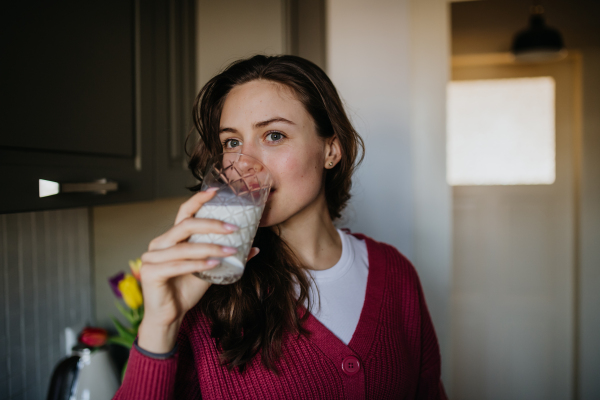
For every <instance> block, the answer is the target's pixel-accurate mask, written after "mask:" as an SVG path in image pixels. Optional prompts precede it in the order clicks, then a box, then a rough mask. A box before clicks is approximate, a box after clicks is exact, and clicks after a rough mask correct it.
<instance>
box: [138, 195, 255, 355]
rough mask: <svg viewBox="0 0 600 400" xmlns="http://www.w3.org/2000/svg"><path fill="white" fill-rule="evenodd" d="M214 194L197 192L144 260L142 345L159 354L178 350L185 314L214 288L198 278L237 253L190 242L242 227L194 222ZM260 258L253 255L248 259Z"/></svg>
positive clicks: (140, 331) (213, 221) (140, 339)
mask: <svg viewBox="0 0 600 400" xmlns="http://www.w3.org/2000/svg"><path fill="white" fill-rule="evenodd" d="M214 195H215V192H214V191H205V192H199V193H196V194H195V195H194V196H192V197H191V198H190V199H189V200H188V201H186V202H185V203H183V204H182V205H181V207H180V208H179V212H178V213H177V217H176V219H175V225H174V226H173V227H172V228H171V229H169V230H168V231H167V232H165V233H164V234H162V235H161V236H158V237H157V238H155V239H153V240H152V241H151V242H150V245H149V246H148V252H146V253H144V254H143V255H142V257H141V258H142V268H141V270H140V274H141V282H142V289H143V292H144V319H143V321H142V323H141V324H140V329H139V337H138V345H139V346H140V347H141V348H143V349H145V350H148V351H150V352H153V353H166V352H168V351H170V350H171V349H172V348H173V347H174V346H175V342H176V339H177V333H178V332H179V327H180V326H181V321H182V320H183V317H184V315H185V313H186V312H187V311H188V310H190V309H191V308H192V307H193V306H195V305H196V304H197V303H198V301H200V299H201V298H202V296H204V294H205V293H206V291H207V290H208V288H209V287H210V285H211V283H210V282H207V281H205V280H202V279H199V278H198V277H196V276H194V275H192V273H193V272H199V271H205V270H207V269H211V268H214V267H215V266H216V265H217V264H218V263H219V261H218V260H209V259H208V258H210V257H226V256H230V255H232V254H234V253H236V252H237V249H234V248H229V247H226V246H220V245H217V244H209V243H188V242H187V240H188V238H189V237H190V236H191V235H192V234H195V233H220V234H228V233H231V232H234V231H235V230H237V227H236V226H233V225H230V224H227V223H225V222H222V221H218V220H214V219H204V218H194V215H195V214H196V212H197V211H198V209H200V207H202V205H203V204H204V203H206V202H207V201H208V200H210V199H211V198H212V197H213V196H214ZM256 254H258V249H257V248H253V249H252V250H251V251H250V254H249V256H248V259H250V258H252V257H254V256H255V255H256Z"/></svg>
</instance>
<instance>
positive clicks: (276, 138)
mask: <svg viewBox="0 0 600 400" xmlns="http://www.w3.org/2000/svg"><path fill="white" fill-rule="evenodd" d="M267 137H271V140H269V142H278V141H280V140H281V139H283V134H281V132H270V133H269V134H268V135H267Z"/></svg>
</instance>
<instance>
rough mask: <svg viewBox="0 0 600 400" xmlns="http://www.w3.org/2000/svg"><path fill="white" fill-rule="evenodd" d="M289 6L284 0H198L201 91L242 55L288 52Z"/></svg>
mask: <svg viewBox="0 0 600 400" xmlns="http://www.w3.org/2000/svg"><path fill="white" fill-rule="evenodd" d="M285 5H286V2H285V1H282V0H252V1H246V0H227V1H214V0H197V2H196V12H197V14H198V18H197V21H198V27H197V35H198V36H197V37H196V46H197V53H196V54H197V57H198V58H197V63H198V79H197V81H196V82H197V84H198V90H200V88H201V87H202V86H203V85H204V84H205V83H206V82H208V80H209V79H210V78H212V77H213V76H214V75H216V74H217V73H218V72H219V71H220V70H221V69H222V68H224V67H226V66H227V65H228V64H229V63H230V62H232V61H235V60H236V59H238V58H242V57H248V56H251V55H253V54H257V53H260V54H280V53H283V52H285V50H286V48H287V45H288V44H287V43H288V40H289V39H288V35H287V31H286V29H287V26H286V21H287V12H288V10H287V9H286V7H285Z"/></svg>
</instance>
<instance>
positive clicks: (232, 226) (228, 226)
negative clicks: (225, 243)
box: [223, 224, 239, 232]
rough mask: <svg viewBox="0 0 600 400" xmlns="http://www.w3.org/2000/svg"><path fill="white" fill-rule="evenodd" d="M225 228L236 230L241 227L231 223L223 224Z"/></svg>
mask: <svg viewBox="0 0 600 400" xmlns="http://www.w3.org/2000/svg"><path fill="white" fill-rule="evenodd" d="M223 228H225V229H227V230H228V231H231V232H235V231H237V230H238V229H239V228H238V227H237V226H235V225H231V224H223Z"/></svg>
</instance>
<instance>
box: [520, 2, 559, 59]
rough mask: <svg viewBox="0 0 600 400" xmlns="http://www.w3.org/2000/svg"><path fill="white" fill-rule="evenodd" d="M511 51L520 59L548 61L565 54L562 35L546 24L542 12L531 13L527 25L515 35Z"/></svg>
mask: <svg viewBox="0 0 600 400" xmlns="http://www.w3.org/2000/svg"><path fill="white" fill-rule="evenodd" d="M512 52H513V54H514V55H515V58H516V59H517V60H520V61H550V60H557V59H561V58H564V57H565V56H566V50H565V45H564V42H563V38H562V35H561V34H560V32H559V31H558V30H557V29H554V28H551V27H549V26H547V25H546V22H545V21H544V17H543V15H542V14H538V13H536V14H532V15H531V17H530V19H529V27H528V28H527V29H525V30H522V31H520V32H518V33H517V34H516V35H515V38H514V40H513V44H512Z"/></svg>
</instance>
